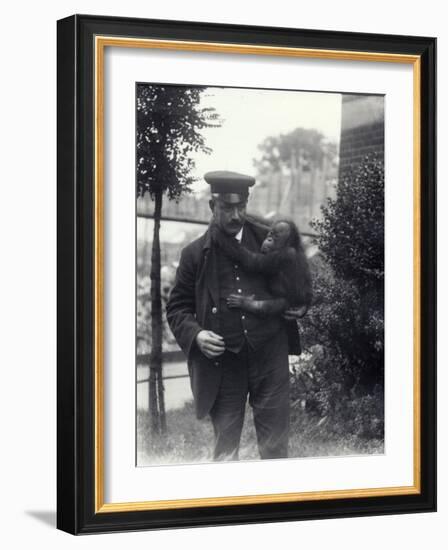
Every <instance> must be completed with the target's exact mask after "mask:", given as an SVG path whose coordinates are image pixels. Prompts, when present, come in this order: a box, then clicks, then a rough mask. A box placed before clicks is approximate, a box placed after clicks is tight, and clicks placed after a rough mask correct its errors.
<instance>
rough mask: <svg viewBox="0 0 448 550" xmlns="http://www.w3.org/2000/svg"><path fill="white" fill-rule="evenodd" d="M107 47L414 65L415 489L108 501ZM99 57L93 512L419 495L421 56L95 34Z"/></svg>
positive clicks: (390, 488)
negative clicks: (105, 249)
mask: <svg viewBox="0 0 448 550" xmlns="http://www.w3.org/2000/svg"><path fill="white" fill-rule="evenodd" d="M106 47H122V48H153V49H162V50H180V51H192V52H208V53H233V54H251V55H266V56H284V57H301V58H315V59H332V60H349V61H370V62H383V63H384V62H386V63H407V64H412V65H413V118H414V120H413V131H414V136H413V144H414V148H413V175H414V178H413V182H414V183H413V198H414V211H413V227H414V234H413V240H414V245H413V250H414V265H413V276H414V279H413V298H414V311H413V313H414V320H413V321H414V324H413V326H414V349H413V359H414V365H413V382H414V388H413V397H414V399H413V406H414V414H413V421H414V432H413V437H414V452H413V458H414V468H413V473H414V476H413V477H414V480H413V485H410V486H403V487H380V488H363V489H350V490H330V491H313V492H296V493H278V494H260V495H244V496H226V497H211V498H208V497H207V498H189V499H180V500H159V501H142V502H121V503H105V502H104V322H103V321H104V50H105V48H106ZM94 55H95V84H94V85H95V91H94V94H95V98H94V100H95V120H94V124H95V182H94V187H95V189H94V192H95V207H94V211H95V222H94V225H95V237H94V238H95V247H94V249H95V259H94V265H95V277H94V285H95V288H94V294H95V297H94V303H95V307H94V315H95V319H94V327H95V338H94V342H95V344H94V354H95V356H94V370H95V377H94V383H95V388H94V396H95V404H94V410H95V421H94V437H95V442H94V449H95V467H94V472H95V481H94V486H95V496H94V508H95V513H110V512H127V511H137V510H138V511H142V510H162V509H180V508H195V507H205V506H224V505H225V506H231V505H241V504H260V503H273V502H300V501H313V500H314V501H315V500H331V499H339V498H362V497H378V496H393V495H412V494H419V493H420V492H421V424H420V410H421V396H420V393H421V384H420V373H421V371H420V369H421V364H420V362H421V356H420V347H421V346H420V337H421V335H420V315H421V305H420V298H421V297H420V280H421V275H420V270H421V245H420V242H421V241H420V239H421V230H420V225H421V176H420V173H421V172H420V155H421V137H420V122H421V98H420V85H421V70H420V67H421V59H420V56H418V55H405V54H393V53H382V52H359V51H345V50H325V49H310V48H291V47H277V46H258V45H253V44H227V43H214V42H196V41H181V40H157V39H141V38H122V37H116V36H96V37H95V43H94Z"/></svg>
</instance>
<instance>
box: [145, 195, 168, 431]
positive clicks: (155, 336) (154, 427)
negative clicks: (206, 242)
mask: <svg viewBox="0 0 448 550" xmlns="http://www.w3.org/2000/svg"><path fill="white" fill-rule="evenodd" d="M162 198H163V194H162V192H157V193H156V195H155V208H154V234H153V241H152V255H151V332H152V347H151V354H150V359H149V366H150V376H149V399H150V415H151V431H152V433H153V434H154V433H162V434H164V433H165V432H166V417H165V396H164V388H163V378H162V374H163V373H162V336H163V323H162V295H161V281H160V269H161V265H160V264H161V262H160V219H161V216H162Z"/></svg>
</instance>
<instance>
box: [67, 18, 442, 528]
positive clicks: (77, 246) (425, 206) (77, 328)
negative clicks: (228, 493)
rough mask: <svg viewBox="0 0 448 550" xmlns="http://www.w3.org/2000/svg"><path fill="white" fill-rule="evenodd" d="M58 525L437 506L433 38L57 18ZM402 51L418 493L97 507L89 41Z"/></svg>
mask: <svg viewBox="0 0 448 550" xmlns="http://www.w3.org/2000/svg"><path fill="white" fill-rule="evenodd" d="M57 31H58V32H57V41H58V42H57V47H58V60H57V71H58V76H57V91H58V107H57V117H58V124H57V140H58V153H57V161H58V166H57V178H58V190H57V192H58V198H57V208H58V217H57V231H58V246H57V253H58V263H57V269H58V290H57V316H58V337H57V346H58V351H57V360H58V373H57V375H58V376H57V391H58V399H57V417H58V424H57V437H58V456H57V469H58V471H57V493H58V506H57V527H58V528H59V529H62V530H64V531H67V532H69V533H72V534H82V533H100V532H112V531H128V530H139V529H160V528H173V527H192V526H210V525H230V524H239V523H257V522H272V521H291V520H306V519H322V518H337V517H355V516H368V515H385V514H399V513H411V512H430V511H435V509H436V208H435V203H436V125H435V119H436V85H435V84H436V39H435V38H429V37H413V36H398V35H380V34H359V33H348V32H335V31H321V30H319V31H318V30H304V29H288V28H268V27H254V26H241V25H223V24H215V23H195V22H184V21H162V20H143V19H131V18H124V17H101V16H90V15H74V16H71V17H68V18H66V19H62V20H60V21H58V24H57ZM100 35H101V36H119V37H132V38H142V39H146V38H152V39H159V40H174V41H180V40H182V41H195V42H196V41H197V42H213V43H225V44H234V45H237V44H246V45H247V44H251V45H256V46H269V47H272V46H274V47H277V48H285V47H288V48H305V49H325V50H330V51H344V52H375V53H382V54H397V55H412V56H418V57H419V59H420V98H421V109H420V113H421V116H420V121H421V124H420V178H421V195H420V196H421V203H420V228H419V229H420V231H419V234H420V236H421V242H420V250H421V271H420V280H421V288H420V311H421V315H420V344H421V346H420V350H421V352H420V357H421V369H420V380H419V383H420V389H421V393H420V402H421V408H420V448H421V462H420V490H419V492H418V493H415V494H398V495H387V496H367V497H360V496H357V497H355V498H350V497H344V498H334V499H313V500H304V501H303V500H301V501H297V502H294V501H293V502H291V501H288V502H263V503H259V504H255V503H252V504H232V505H230V506H229V505H222V506H219V505H218V506H204V507H197V506H196V507H186V508H173V509H155V510H154V509H153V510H145V509H137V508H136V509H135V510H125V511H107V510H106V511H101V512H99V511H98V509H97V497H98V495H96V494H95V491H96V483H95V476H96V475H97V470H96V468H95V411H96V407H97V406H98V403H97V402H96V399H95V396H96V393H95V364H94V363H95V338H94V331H95V300H96V296H95V284H94V281H95V261H96V256H95V254H96V252H97V250H96V248H95V223H96V216H97V212H96V209H95V195H94V177H95V113H94V109H95V70H94V69H95V67H94V63H95V54H94V47H93V45H94V40H95V37H96V36H100Z"/></svg>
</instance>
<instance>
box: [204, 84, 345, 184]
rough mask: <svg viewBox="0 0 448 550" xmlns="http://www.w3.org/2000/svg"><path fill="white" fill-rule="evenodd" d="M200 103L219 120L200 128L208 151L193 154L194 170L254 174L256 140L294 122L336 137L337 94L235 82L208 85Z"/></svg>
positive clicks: (294, 125)
mask: <svg viewBox="0 0 448 550" xmlns="http://www.w3.org/2000/svg"><path fill="white" fill-rule="evenodd" d="M202 102H203V105H204V106H207V107H214V108H215V109H216V110H217V112H218V113H219V114H220V116H221V118H222V119H223V120H224V122H223V124H222V126H221V127H220V128H209V129H206V130H203V134H204V136H205V137H206V142H207V145H208V146H209V147H211V148H212V149H213V152H212V154H211V155H203V154H201V155H198V156H197V158H196V173H195V175H196V176H197V177H199V178H201V181H199V182H197V184H196V186H195V187H196V188H200V187H202V186H203V185H205V184H204V183H203V180H202V177H203V175H204V173H206V172H208V171H210V170H233V171H235V172H242V173H243V174H248V175H254V167H253V159H254V158H256V157H258V156H259V151H258V149H257V147H258V145H259V144H260V143H261V142H262V141H263V140H264V139H265V138H266V137H268V136H276V135H279V134H282V133H283V134H286V133H288V132H291V131H292V130H294V129H295V128H298V127H302V128H310V129H311V128H314V129H316V130H318V131H320V132H321V133H322V134H324V135H325V136H326V137H327V138H329V139H330V140H332V141H335V142H337V143H338V142H339V134H340V127H341V94H338V93H319V92H296V91H278V90H251V89H239V88H208V89H207V91H206V92H205V93H204V95H203V100H202Z"/></svg>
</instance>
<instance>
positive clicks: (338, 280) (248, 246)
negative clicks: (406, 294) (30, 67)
mask: <svg viewBox="0 0 448 550" xmlns="http://www.w3.org/2000/svg"><path fill="white" fill-rule="evenodd" d="M384 110H385V97H384V95H380V94H371V95H369V94H353V93H344V92H340V93H336V92H326V91H325V90H316V91H301V90H282V89H259V88H237V87H216V86H213V85H209V86H203V85H201V86H198V85H195V84H191V85H175V84H165V83H160V82H156V83H154V82H138V83H137V84H136V93H135V117H136V119H135V120H136V139H135V165H136V221H135V237H136V240H135V246H136V281H135V289H136V290H135V292H136V312H135V323H136V347H135V353H136V378H135V382H136V411H135V415H136V416H135V429H136V442H137V444H136V449H135V453H136V465H137V466H138V467H145V466H155V465H171V464H194V463H206V462H220V461H254V460H273V459H288V458H320V457H347V456H372V455H381V454H383V453H384V452H385V428H384V380H385V372H384V353H385V343H384V189H385V181H384V179H385V178H384V161H385V159H384V136H385V125H384V120H385V118H384Z"/></svg>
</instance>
